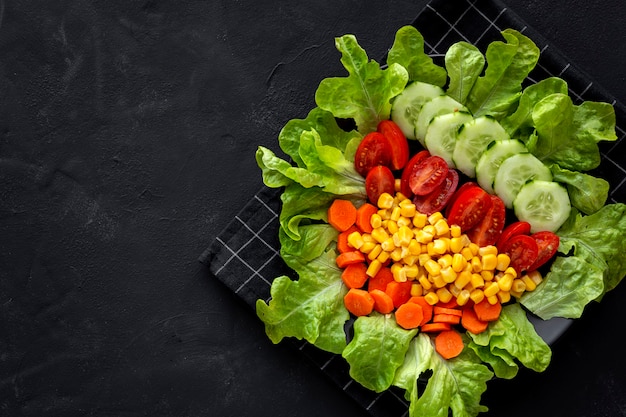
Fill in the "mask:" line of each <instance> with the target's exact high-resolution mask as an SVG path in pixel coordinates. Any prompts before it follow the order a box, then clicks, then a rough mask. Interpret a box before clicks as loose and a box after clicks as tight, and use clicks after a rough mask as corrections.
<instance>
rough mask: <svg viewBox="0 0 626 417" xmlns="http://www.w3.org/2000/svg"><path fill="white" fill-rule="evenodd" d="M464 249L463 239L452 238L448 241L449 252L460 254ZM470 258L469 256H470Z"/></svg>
mask: <svg viewBox="0 0 626 417" xmlns="http://www.w3.org/2000/svg"><path fill="white" fill-rule="evenodd" d="M464 247H465V239H463V237H461V236H459V237H452V238H451V239H450V250H451V251H452V252H453V253H462V250H463V248H464ZM470 255H471V253H470ZM470 258H471V256H470Z"/></svg>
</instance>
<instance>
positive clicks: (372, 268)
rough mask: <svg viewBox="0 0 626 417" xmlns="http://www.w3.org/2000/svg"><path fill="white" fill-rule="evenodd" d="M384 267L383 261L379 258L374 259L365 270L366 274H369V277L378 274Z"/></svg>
mask: <svg viewBox="0 0 626 417" xmlns="http://www.w3.org/2000/svg"><path fill="white" fill-rule="evenodd" d="M382 267H383V265H382V263H381V262H380V261H379V260H378V259H374V260H373V261H372V262H370V264H369V265H368V266H367V269H366V270H365V275H367V276H368V277H374V276H376V274H378V272H380V269H381V268H382Z"/></svg>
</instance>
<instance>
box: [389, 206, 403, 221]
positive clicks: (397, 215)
mask: <svg viewBox="0 0 626 417" xmlns="http://www.w3.org/2000/svg"><path fill="white" fill-rule="evenodd" d="M399 218H400V207H398V206H396V207H394V208H393V209H392V210H391V215H390V216H389V219H390V220H393V221H394V222H397V221H398V219H399Z"/></svg>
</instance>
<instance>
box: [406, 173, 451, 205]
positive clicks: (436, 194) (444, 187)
mask: <svg viewBox="0 0 626 417" xmlns="http://www.w3.org/2000/svg"><path fill="white" fill-rule="evenodd" d="M458 185H459V174H458V172H457V171H456V170H455V169H450V170H448V175H446V178H445V179H444V181H443V182H442V183H441V185H440V186H439V187H437V188H436V189H435V190H434V191H433V192H431V193H429V194H426V195H416V196H415V197H413V204H415V208H416V209H417V211H419V212H420V213H424V214H426V215H427V216H430V215H431V214H433V213H435V212H437V211H441V210H442V209H443V208H444V207H445V206H446V204H448V201H450V198H451V197H452V195H453V194H454V192H455V191H456V187H457V186H458Z"/></svg>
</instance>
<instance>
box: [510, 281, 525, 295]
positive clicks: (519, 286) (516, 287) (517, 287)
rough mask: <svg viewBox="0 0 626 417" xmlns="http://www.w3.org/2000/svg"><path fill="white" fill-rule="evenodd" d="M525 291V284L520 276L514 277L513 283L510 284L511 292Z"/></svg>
mask: <svg viewBox="0 0 626 417" xmlns="http://www.w3.org/2000/svg"><path fill="white" fill-rule="evenodd" d="M524 291H526V284H525V283H524V281H523V280H522V279H520V278H515V279H514V280H513V285H512V286H511V292H519V293H523V292H524Z"/></svg>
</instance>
